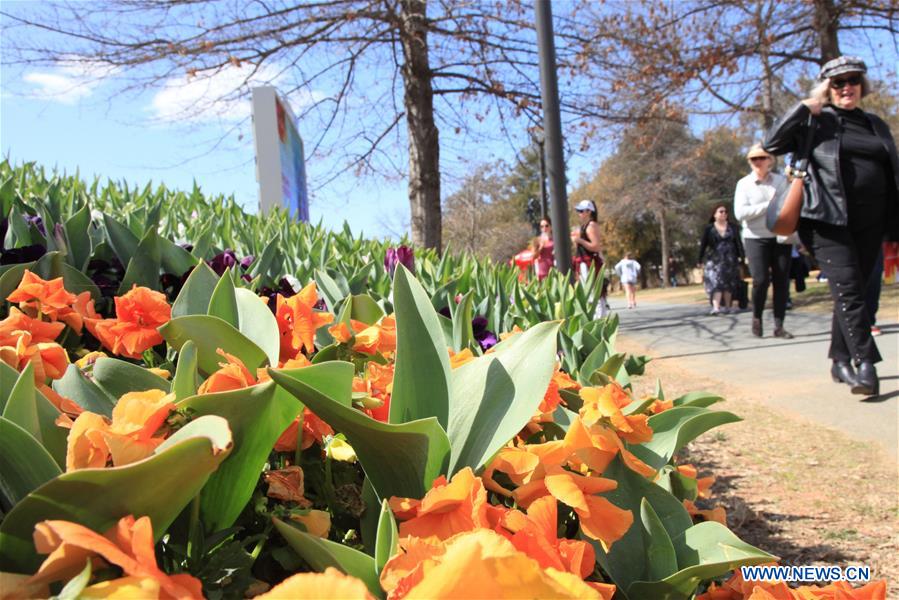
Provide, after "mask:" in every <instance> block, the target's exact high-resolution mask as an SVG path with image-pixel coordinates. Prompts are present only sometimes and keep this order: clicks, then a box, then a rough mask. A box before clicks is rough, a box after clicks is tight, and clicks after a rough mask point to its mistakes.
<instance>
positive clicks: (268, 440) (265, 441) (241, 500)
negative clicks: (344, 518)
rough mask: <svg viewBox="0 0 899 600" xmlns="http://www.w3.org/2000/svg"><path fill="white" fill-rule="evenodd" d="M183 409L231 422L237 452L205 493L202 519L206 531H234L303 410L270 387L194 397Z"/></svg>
mask: <svg viewBox="0 0 899 600" xmlns="http://www.w3.org/2000/svg"><path fill="white" fill-rule="evenodd" d="M278 391H281V393H277V392H278ZM177 407H178V408H179V409H185V410H187V411H189V413H191V414H196V415H201V416H202V415H217V416H220V417H224V418H225V419H227V420H228V425H229V426H230V428H231V433H232V436H233V438H234V449H233V450H232V451H231V455H230V456H229V457H228V460H226V461H225V462H224V463H223V464H222V466H221V467H219V469H218V470H217V471H216V472H215V473H213V474H212V476H211V477H210V478H209V482H208V483H207V484H206V487H204V488H203V493H202V495H201V499H200V514H201V516H202V518H203V523H204V525H205V526H206V531H220V530H222V529H226V528H228V527H231V525H233V524H234V521H235V520H237V517H238V515H240V511H242V510H243V508H244V506H246V504H247V502H248V501H249V500H250V496H252V495H253V490H254V489H255V488H256V482H257V480H258V479H259V473H261V472H262V468H263V466H264V465H265V462H266V460H267V459H268V455H269V454H270V453H271V451H272V447H273V446H274V445H275V442H276V441H277V440H278V436H280V435H281V433H282V432H283V431H284V430H285V429H287V426H288V425H290V423H291V422H292V421H293V420H294V418H295V417H296V416H297V415H298V414H300V411H301V410H302V406H301V405H300V403H299V402H297V401H296V400H295V399H294V397H293V396H291V395H290V394H288V393H286V392H284V391H283V390H279V389H278V388H277V387H276V386H275V384H274V383H271V382H267V383H262V384H259V385H254V386H252V387H248V388H243V389H240V390H232V391H228V392H220V393H215V394H203V395H200V396H192V397H190V398H186V399H185V400H182V401H181V402H179V403H178V404H177Z"/></svg>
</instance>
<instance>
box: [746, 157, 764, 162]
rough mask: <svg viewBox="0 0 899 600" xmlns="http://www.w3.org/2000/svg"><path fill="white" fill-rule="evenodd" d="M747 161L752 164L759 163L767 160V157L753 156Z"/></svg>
mask: <svg viewBox="0 0 899 600" xmlns="http://www.w3.org/2000/svg"><path fill="white" fill-rule="evenodd" d="M749 160H751V161H752V162H759V161H762V160H768V157H767V156H753V157H752V158H750V159H749Z"/></svg>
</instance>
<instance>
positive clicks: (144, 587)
mask: <svg viewBox="0 0 899 600" xmlns="http://www.w3.org/2000/svg"><path fill="white" fill-rule="evenodd" d="M5 168H6V169H7V170H9V167H8V166H7V167H5ZM3 172H4V170H3V169H0V173H3ZM33 176H34V173H33V172H31V173H29V172H28V171H27V169H21V170H20V171H18V175H17V177H15V178H10V179H7V180H6V181H5V182H4V181H2V180H0V202H2V208H3V214H4V215H6V217H5V221H4V232H3V237H4V239H6V240H11V241H12V243H11V244H9V245H5V246H4V254H3V258H4V262H7V261H6V257H7V256H13V257H15V258H17V259H22V258H25V259H31V260H17V261H16V262H9V263H8V264H5V265H4V266H3V267H0V269H2V270H0V292H2V294H3V298H6V300H7V304H5V305H4V312H5V313H6V314H5V315H4V317H5V318H3V320H2V321H0V379H2V381H3V383H4V385H3V394H2V395H0V400H2V404H3V408H2V417H0V428H2V431H0V465H2V473H3V485H2V486H0V501H2V503H3V504H2V509H3V513H4V518H3V521H2V523H0V570H2V571H4V572H5V573H4V586H3V592H4V594H9V595H10V597H33V596H36V595H47V594H49V593H51V592H52V593H61V595H62V596H65V597H77V596H79V595H84V596H86V597H105V596H111V595H114V594H122V595H129V596H133V597H161V598H168V597H177V598H182V597H183V598H188V597H198V596H200V595H205V596H207V597H212V598H215V597H236V596H245V595H251V596H253V595H259V594H262V596H260V597H272V598H283V597H291V598H294V597H375V598H383V597H387V598H404V597H409V598H414V597H428V598H438V597H446V598H450V597H469V596H471V595H472V593H475V594H477V595H480V596H484V597H509V596H512V597H519V596H525V595H526V596H530V597H558V598H563V597H571V598H587V597H600V598H611V597H613V596H614V597H616V598H631V599H637V598H663V597H664V598H690V597H692V596H693V595H694V594H695V593H696V592H697V591H704V593H705V594H706V597H708V598H731V597H744V596H747V597H748V596H749V595H750V594H754V593H757V594H763V593H770V594H772V597H786V596H783V594H785V593H788V594H791V593H793V592H790V591H789V590H787V591H786V592H785V591H784V590H783V589H781V588H776V587H775V586H773V585H772V586H764V585H763V586H756V585H751V584H747V583H745V582H742V581H739V580H730V581H728V582H726V583H721V582H722V581H724V580H725V579H726V578H727V576H728V575H729V573H730V572H731V571H732V570H733V569H735V568H737V567H738V566H741V565H756V564H764V563H768V562H771V561H773V560H775V557H773V556H771V555H769V554H767V553H765V552H764V551H762V550H760V549H757V548H754V547H752V546H750V545H748V544H745V543H744V542H742V541H740V540H739V539H738V538H737V537H736V536H734V534H733V533H731V532H730V531H729V530H728V529H727V527H726V525H725V524H724V516H723V510H722V509H720V508H714V507H711V508H699V507H697V504H696V503H697V502H699V503H700V504H702V503H703V502H704V500H699V499H705V498H707V496H708V488H709V486H710V483H711V479H710V478H709V477H707V476H706V477H700V476H699V475H700V474H698V473H696V471H695V469H693V468H692V467H691V466H690V465H685V464H679V463H678V461H677V452H678V450H679V449H681V448H682V447H683V446H684V445H685V444H687V443H688V442H689V441H690V440H692V439H694V438H695V437H696V436H698V435H701V434H702V433H704V432H705V431H708V430H709V429H711V428H713V427H716V426H718V425H722V424H726V423H729V422H733V421H735V420H738V417H736V416H735V415H733V414H731V413H728V412H726V411H719V410H713V409H712V408H711V407H712V406H713V405H715V404H716V403H718V402H720V401H721V400H722V399H721V398H720V397H718V396H716V395H714V394H710V393H702V392H697V393H693V394H688V395H686V396H683V397H680V398H677V399H672V400H666V399H665V397H664V393H663V391H662V389H661V386H659V389H658V391H657V393H656V394H655V397H649V398H634V397H632V395H631V394H630V391H629V390H630V380H631V378H632V377H635V376H639V375H640V374H641V373H642V370H643V365H644V364H645V362H646V360H647V359H646V358H645V357H632V356H625V355H623V354H618V353H615V351H614V341H615V336H616V332H617V319H615V318H614V317H611V318H608V319H604V320H600V321H594V320H593V319H592V315H593V310H594V309H595V302H596V301H597V299H596V298H595V295H594V294H592V293H590V290H591V289H593V287H591V285H592V283H593V282H588V285H578V286H570V285H568V284H567V283H566V282H564V281H563V280H562V279H561V278H554V279H550V280H549V281H546V282H539V283H538V282H533V283H530V284H521V283H519V282H518V281H517V278H516V277H515V273H513V272H512V271H511V269H508V268H506V267H503V266H495V265H489V264H484V263H479V262H477V261H475V260H473V259H471V258H468V257H461V258H455V257H452V256H451V255H445V256H444V257H441V258H438V257H436V256H435V255H433V254H430V253H419V254H417V255H416V256H415V258H414V263H413V261H412V260H411V257H409V256H408V255H405V256H404V255H403V254H404V253H400V254H399V255H398V254H397V253H393V254H392V255H388V247H387V245H386V244H381V243H377V242H367V241H364V240H354V239H352V238H351V236H349V235H348V234H344V235H343V236H329V235H328V234H325V233H324V232H322V231H321V230H317V229H315V228H311V227H304V226H300V225H296V224H289V223H287V222H286V221H283V220H279V219H281V217H279V216H277V215H276V216H275V217H272V218H271V219H270V220H264V219H261V218H258V217H257V218H255V221H254V220H253V219H254V218H252V217H248V216H243V217H240V218H241V219H245V221H244V222H243V225H242V226H241V227H238V228H234V221H233V220H232V221H230V222H231V225H230V230H231V231H237V230H241V231H243V232H246V231H253V230H254V228H261V229H256V230H257V231H262V232H266V231H268V232H269V233H268V235H267V236H265V237H259V238H254V239H249V240H247V241H248V242H249V243H248V244H247V245H246V246H242V247H240V248H238V250H237V251H236V252H235V251H233V250H232V251H230V252H229V251H227V249H224V250H223V249H222V248H221V247H220V246H218V244H220V243H221V239H217V240H216V241H212V236H213V234H212V233H209V234H203V233H202V232H201V233H199V234H197V235H199V236H200V237H198V238H189V239H192V240H193V241H194V242H195V243H194V244H193V245H192V247H191V248H190V250H188V249H186V248H182V247H180V246H178V245H177V244H176V243H175V240H174V239H170V238H167V237H166V233H165V232H166V231H168V230H169V229H170V228H171V226H172V222H171V221H166V217H164V216H163V215H162V211H161V209H160V205H159V200H160V198H159V195H158V194H157V195H155V196H154V195H153V194H152V193H150V192H149V191H147V192H145V196H146V197H145V198H144V199H143V200H136V199H134V197H133V196H130V195H129V194H127V193H126V194H122V193H121V191H119V194H118V196H115V194H114V193H113V192H109V191H108V190H109V189H111V188H107V191H106V192H105V193H103V194H100V195H99V196H95V197H92V198H91V201H92V202H91V205H90V208H89V207H88V206H89V205H88V204H86V203H82V200H83V199H81V198H79V197H78V196H79V193H73V194H72V195H70V196H68V200H66V199H65V198H64V197H63V196H64V195H63V194H62V193H61V192H60V191H59V184H58V182H57V183H56V184H54V183H52V182H51V183H50V184H48V185H46V186H45V185H44V184H42V183H41V182H40V181H37V182H35V181H32V180H31V179H29V178H30V177H33ZM10 182H12V183H10ZM54 185H57V187H56V188H55V189H56V191H53V190H54V187H53V186H54ZM35 189H37V190H43V192H42V193H40V194H37V195H34V194H32V193H31V191H32V190H35ZM75 189H78V188H77V186H76V188H75ZM81 191H83V189H82V190H81ZM44 192H45V194H44ZM42 194H43V195H42ZM36 197H39V198H40V200H41V201H40V202H39V203H36V202H34V200H35V198H36ZM112 197H129V198H130V199H131V200H133V202H134V204H133V205H132V204H128V205H127V206H128V207H129V208H131V209H132V210H131V213H130V214H131V215H136V216H134V220H133V221H130V220H129V221H127V222H120V221H118V220H117V218H113V217H112V216H110V214H107V213H105V212H102V211H98V212H95V213H91V209H92V208H93V206H95V205H101V204H102V202H104V201H105V202H112V201H110V200H109V199H110V198H112ZM98 198H104V199H105V200H98V201H97V202H96V203H94V202H93V200H97V199H98ZM154 199H155V202H156V204H154ZM142 203H143V204H142ZM198 206H200V203H197V204H194V210H196V207H198ZM220 206H221V205H219V207H220ZM135 207H136V208H135ZM154 207H155V208H154ZM182 210H183V209H182V208H180V207H179V206H174V207H173V212H174V213H176V214H177V213H178V211H182ZM200 210H206V209H203V208H200ZM210 210H215V207H213V208H212V209H210ZM228 211H230V209H226V211H225V213H224V214H227V215H231V214H232V213H231V212H228ZM122 214H123V213H116V217H119V218H121V217H122ZM37 216H40V217H41V219H40V224H41V225H42V226H43V233H41V229H40V227H38V225H37V223H36V221H35V220H34V219H35V217H37ZM231 218H232V217H228V219H231ZM233 218H234V219H237V217H233ZM29 219H30V220H29ZM208 223H209V221H207V222H206V225H208ZM278 227H283V230H282V231H281V233H283V234H284V235H283V236H282V235H280V233H279V234H277V235H276V239H280V240H284V241H285V243H286V245H287V247H288V248H289V249H288V250H285V249H284V248H282V247H281V246H280V245H279V244H275V245H272V244H273V242H272V241H271V240H272V235H271V231H272V230H274V229H277V228H278ZM227 230H228V228H227V227H221V228H217V229H216V230H215V231H217V232H220V231H224V232H226V231H227ZM206 231H207V232H210V231H212V229H211V228H207V229H206ZM138 234H140V236H138ZM203 235H206V237H205V241H204V238H203V237H202V236H203ZM216 235H218V234H216ZM222 235H223V236H224V235H226V233H222ZM263 235H264V234H263ZM129 236H130V237H129ZM294 237H300V238H302V239H303V240H304V242H303V243H308V244H309V245H308V246H302V245H298V246H294V245H293V242H292V241H290V242H289V241H287V240H293V239H294ZM264 240H268V241H264ZM235 246H236V244H234V245H230V247H232V248H233V247H235ZM260 246H263V247H262V248H260ZM29 247H32V249H31V250H29V252H31V253H32V254H31V255H28V256H26V254H27V252H25V251H24V250H22V249H24V248H29ZM198 248H200V250H202V251H200V250H198ZM204 248H205V249H204ZM332 250H333V252H332ZM250 252H256V253H258V254H254V256H258V257H259V258H258V259H257V258H252V259H251V260H241V258H240V257H241V256H245V257H246V256H247V255H248V254H249V253H250ZM333 254H338V255H340V256H347V257H351V258H348V259H347V260H348V261H349V263H350V264H349V265H347V264H345V263H343V262H341V261H340V260H339V259H338V260H337V261H336V262H335V261H334V259H333ZM103 257H106V258H103ZM106 259H109V260H106ZM101 260H103V261H105V263H104V264H105V265H106V266H104V265H100V264H99V263H98V262H97V261H101ZM113 261H117V262H118V263H119V264H120V265H121V268H118V269H117V268H112V267H109V265H113ZM304 261H307V262H308V263H309V268H303V267H298V265H299V264H301V263H303V262H304ZM91 264H93V265H94V267H93V268H92V267H91V266H90V265H91ZM404 264H405V265H408V266H409V267H413V268H414V270H415V274H413V271H412V270H411V269H409V268H407V266H404ZM98 265H99V266H98ZM286 265H290V266H286ZM182 267H183V268H182ZM285 273H289V274H290V275H291V276H292V278H293V280H292V279H291V278H285V277H284V274H285ZM117 277H118V278H120V281H118V280H117V279H116V278H117ZM104 278H105V279H104ZM98 283H100V284H104V285H105V287H102V286H101V285H98ZM299 283H301V284H302V285H298V284H299ZM113 289H114V290H115V291H114V292H112V293H110V291H109V290H113ZM7 310H8V312H7ZM441 310H442V311H443V313H444V314H441ZM485 330H489V331H490V332H492V333H493V334H495V338H496V339H490V338H489V336H486V335H484V334H483V332H484V331H485ZM494 342H496V343H494ZM715 582H717V583H715ZM63 586H64V587H63ZM877 586H880V587H877ZM61 588H62V590H61ZM816 589H817V588H816ZM834 589H836V588H834ZM7 590H11V591H9V592H8V591H7ZM831 592H832V593H834V594H835V593H837V592H836V591H832V590H825V591H823V592H822V593H831ZM797 593H798V592H797ZM810 593H811V592H810ZM815 593H817V592H815ZM840 593H844V594H858V596H857V597H884V596H885V589H883V584H882V583H881V584H872V585H871V586H868V588H867V589H865V590H856V591H852V590H848V591H846V590H843V591H840ZM777 594H781V595H779V596H778V595H777ZM862 594H868V595H864V596H863V595H862ZM878 594H879V596H878ZM4 597H6V596H4ZM758 597H766V596H758ZM822 597H825V596H822ZM827 597H829V596H827ZM846 597H852V596H846Z"/></svg>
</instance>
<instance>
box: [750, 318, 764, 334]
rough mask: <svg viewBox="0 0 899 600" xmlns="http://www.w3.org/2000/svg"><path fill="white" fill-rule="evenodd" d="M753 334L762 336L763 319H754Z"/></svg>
mask: <svg viewBox="0 0 899 600" xmlns="http://www.w3.org/2000/svg"><path fill="white" fill-rule="evenodd" d="M752 335H754V336H755V337H762V320H761V319H756V318H753V319H752Z"/></svg>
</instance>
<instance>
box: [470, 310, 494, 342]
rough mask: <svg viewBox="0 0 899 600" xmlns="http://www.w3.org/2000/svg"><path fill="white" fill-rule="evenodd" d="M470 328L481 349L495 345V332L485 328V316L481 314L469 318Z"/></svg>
mask: <svg viewBox="0 0 899 600" xmlns="http://www.w3.org/2000/svg"><path fill="white" fill-rule="evenodd" d="M471 330H472V333H474V339H476V340H477V341H478V344H480V345H481V350H488V349H490V348H492V347H493V346H496V344H497V342H498V341H499V340H498V339H496V334H495V333H493V332H492V331H490V330H489V329H487V318H486V317H482V316H481V315H478V316H476V317H475V318H473V319H472V320H471Z"/></svg>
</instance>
